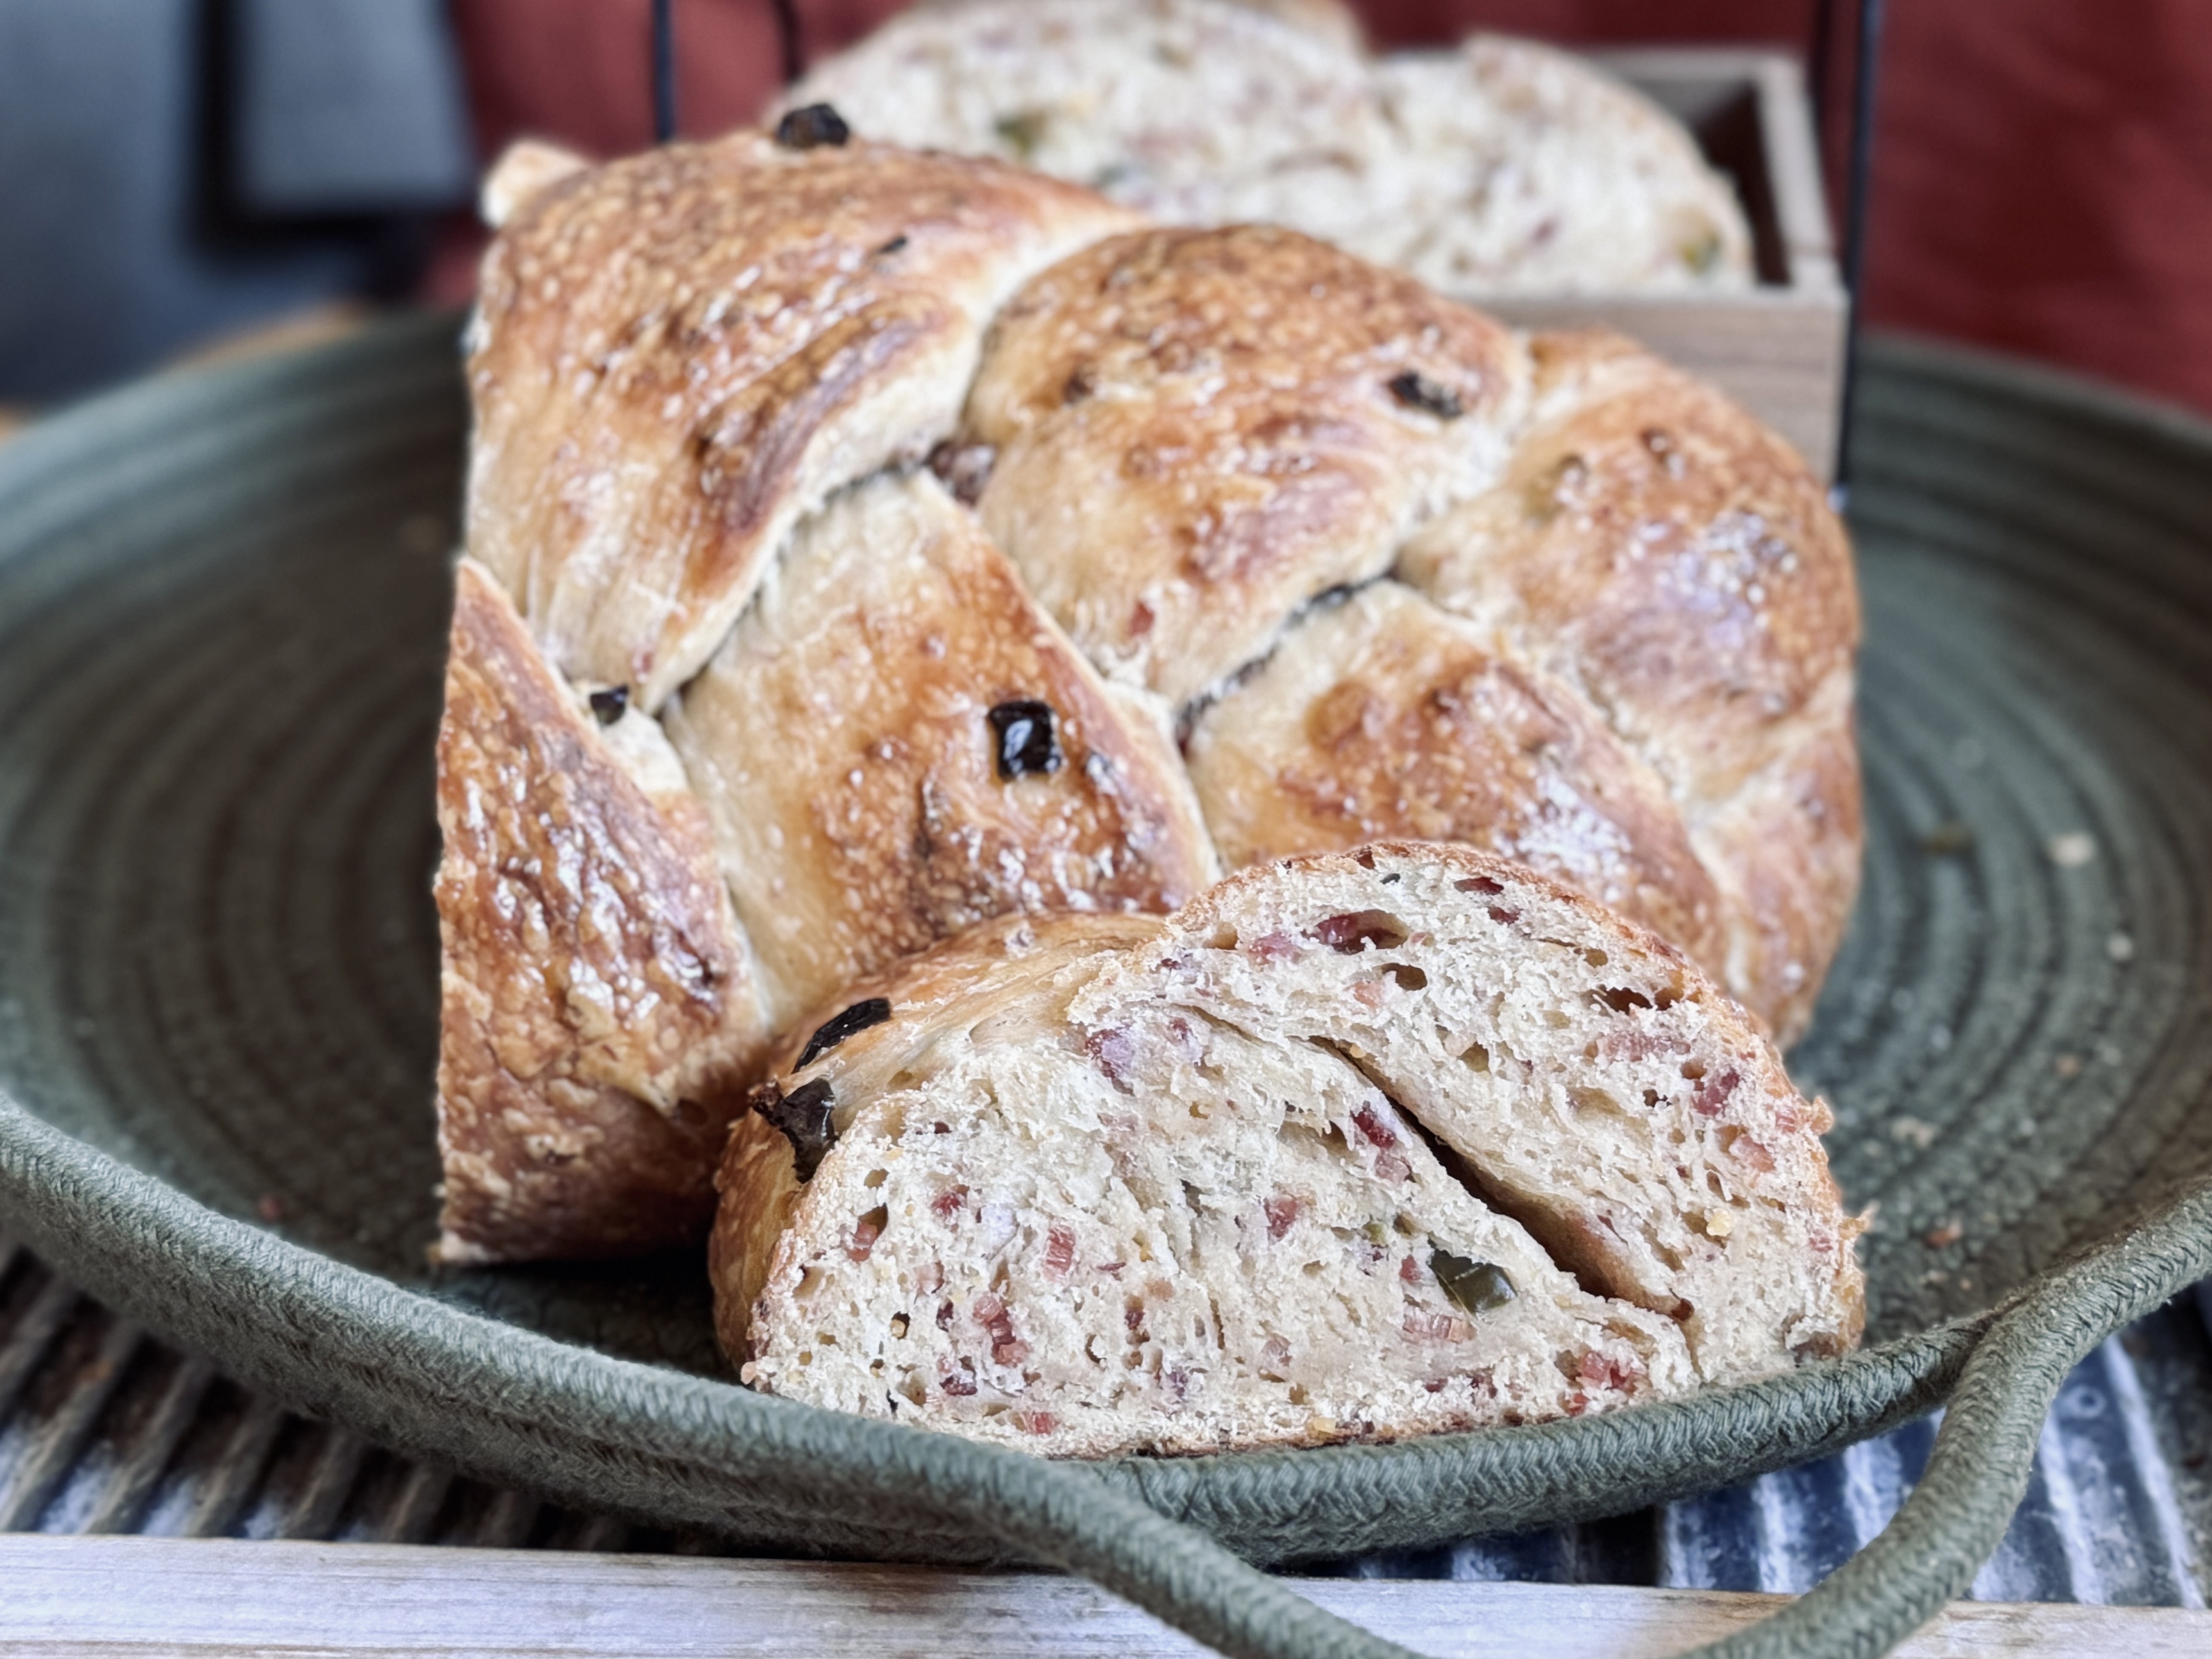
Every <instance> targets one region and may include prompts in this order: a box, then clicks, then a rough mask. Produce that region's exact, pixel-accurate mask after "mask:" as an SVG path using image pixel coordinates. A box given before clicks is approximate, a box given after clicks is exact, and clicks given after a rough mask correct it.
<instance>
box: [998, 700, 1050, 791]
mask: <svg viewBox="0 0 2212 1659" xmlns="http://www.w3.org/2000/svg"><path fill="white" fill-rule="evenodd" d="M991 730H992V732H993V733H994V735H995V736H996V737H997V738H998V742H999V775H1000V777H1001V778H1003V779H1005V780H1006V781H1008V782H1010V783H1011V782H1012V781H1013V780H1014V779H1016V778H1018V777H1022V776H1024V775H1026V774H1028V773H1030V772H1057V771H1059V770H1060V739H1059V738H1058V737H1057V736H1056V735H1054V732H1053V716H1052V705H1051V704H1050V703H1048V702H1037V701H1036V699H1035V698H1034V697H1017V698H1015V699H1013V700H1012V702H1002V703H1000V705H999V706H998V707H997V708H994V709H993V710H992V711H991Z"/></svg>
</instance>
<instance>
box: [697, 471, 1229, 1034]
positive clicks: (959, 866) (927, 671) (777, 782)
mask: <svg viewBox="0 0 2212 1659" xmlns="http://www.w3.org/2000/svg"><path fill="white" fill-rule="evenodd" d="M667 719H668V727H669V733H670V736H671V738H672V739H673V741H674V743H675V745H676V749H677V752H678V754H679V755H681V756H682V757H683V759H684V763H685V765H686V767H687V768H688V769H689V770H690V776H691V779H692V781H693V783H694V784H695V785H696V787H697V788H698V790H699V792H700V794H701V796H702V798H703V799H704V800H705V801H706V803H707V807H708V811H709V812H710V813H711V814H712V815H713V817H714V824H715V829H716V836H717V840H718V842H719V844H720V853H721V861H722V869H723V871H724V873H725V874H726V876H727V877H728V878H729V881H730V885H731V890H732V893H733V895H734V896H735V898H736V901H737V905H738V915H739V916H740V917H741V919H742V920H743V921H744V924H745V927H746V928H747V930H748V931H749V933H750V936H751V938H752V940H753V944H754V947H755V949H756V951H757V952H758V957H759V962H760V967H761V975H762V981H763V987H764V994H765V998H766V1001H767V1005H768V1008H769V1018H770V1023H771V1024H773V1025H774V1026H775V1029H777V1030H782V1029H784V1028H785V1027H786V1026H787V1025H788V1024H789V1023H790V1022H791V1021H793V1020H794V1019H796V1018H799V1016H800V1015H802V1014H804V1013H805V1012H806V1011H807V1010H808V1009H809V1008H810V1007H811V1006H813V1005H814V1004H816V1003H817V1002H819V1001H821V1000H823V999H824V998H826V997H829V996H830V995H832V994H835V993H836V990H837V989H838V988H839V987H841V986H844V985H847V984H849V983H851V982H852V981H854V980H855V979H857V978H859V977H860V976H861V975H866V974H871V973H874V972H876V971H878V969H882V968H884V967H887V966H889V965H890V963H892V962H894V961H895V960H896V959H897V958H898V957H902V956H906V955H910V954H912V953H913V952H915V951H920V950H922V949H924V948H925V947H927V946H928V945H933V944H934V943H935V942H936V941H938V940H939V939H943V938H945V936H946V935H947V934H950V933H957V932H959V931H960V930H961V929H962V928H963V927H969V925H971V924H973V923H975V922H977V921H982V920H984V919H985V918H987V917H990V916H994V915H1000V914H1001V913H1003V912H1006V911H1024V910H1047V909H1073V910H1100V911H1116V910H1152V911H1158V910H1166V909H1171V908H1174V906H1176V904H1178V903H1180V902H1182V900H1184V899H1186V898H1188V897H1189V896H1191V895H1192V894H1193V893H1194V892H1196V891H1198V890H1200V888H1201V887H1203V886H1204V885H1205V884H1206V882H1207V881H1208V880H1210V879H1211V878H1212V876H1213V874H1214V873H1215V871H1214V862H1213V849H1212V842H1211V841H1210V840H1209V839H1208V838H1207V836H1206V829H1205V825H1204V824H1203V823H1202V822H1201V821H1200V817H1199V814H1198V809H1197V805H1196V804H1195V802H1194V801H1193V800H1192V799H1191V795H1190V787H1189V784H1188V781H1187V780H1186V778H1185V777H1184V775H1183V771H1182V766H1181V764H1180V763H1179V762H1178V761H1177V759H1176V755H1175V751H1174V749H1173V747H1172V745H1171V744H1170V742H1169V740H1168V738H1167V736H1166V734H1165V732H1164V720H1163V719H1162V717H1161V716H1160V715H1159V714H1158V713H1156V712H1152V711H1150V710H1147V709H1146V708H1143V707H1142V706H1140V705H1139V702H1136V701H1135V700H1134V699H1133V698H1131V697H1129V696H1115V694H1113V693H1111V692H1109V690H1108V689H1107V688H1106V686H1105V685H1104V684H1102V683H1101V681H1100V680H1099V678H1098V676H1097V672H1096V671H1094V670H1092V669H1091V666H1090V665H1088V664H1087V663H1085V661H1084V660H1083V659H1082V657H1081V655H1080V654H1079V653H1077V652H1076V650H1075V649H1074V647H1073V646H1072V645H1070V644H1069V643H1068V641H1067V639H1066V636H1065V635H1062V634H1061V633H1060V630H1059V629H1057V628H1056V627H1054V625H1053V623H1052V621H1051V619H1050V618H1049V617H1047V616H1045V615H1044V614H1043V613H1042V611H1039V610H1038V609H1037V607H1036V605H1035V604H1033V603H1032V602H1031V600H1030V598H1029V596H1028V595H1027V594H1026V593H1024V592H1023V591H1022V585H1021V583H1020V581H1019V580H1018V579H1017V577H1016V576H1015V574H1014V573H1013V571H1012V568H1009V566H1008V565H1007V563H1006V558H1005V556H1003V555H1001V554H1000V552H999V550H997V549H996V548H994V547H993V546H992V545H991V544H990V543H989V541H987V539H986V538H984V536H983V535H982V533H981V531H980V530H979V529H978V528H977V527H976V525H975V519H974V517H973V516H972V515H971V514H970V513H969V512H968V511H967V510H966V509H965V508H964V507H961V506H960V505H959V504H958V503H957V502H956V501H953V500H952V499H951V497H950V496H949V495H946V494H945V491H944V489H943V488H942V487H941V486H940V485H939V483H938V482H937V481H936V479H935V478H934V477H932V476H930V475H929V474H928V473H927V472H922V473H919V474H915V475H909V476H907V477H881V478H878V479H875V480H873V481H872V482H870V483H866V484H862V485H860V486H859V487H857V488H856V489H853V490H850V491H848V492H847V493H846V494H844V495H841V496H839V497H838V498H837V499H836V501H833V502H832V503H831V504H830V505H829V507H828V509H827V510H825V511H824V512H823V513H820V514H819V515H817V517H815V518H813V519H811V520H808V521H807V522H806V524H805V526H802V527H801V529H800V530H799V534H798V535H797V537H796V538H794V539H793V544H792V545H791V547H790V548H789V550H787V552H786V553H785V555H784V556H783V558H782V559H781V562H779V564H778V566H777V568H776V569H775V573H774V574H773V575H772V576H771V577H770V578H769V581H768V583H767V585H766V586H765V587H763V590H762V592H761V595H760V599H759V601H758V603H757V604H756V605H754V606H753V608H752V609H751V610H750V611H748V612H747V613H746V615H745V617H744V619H743V620H742V621H741V622H740V623H738V627H737V629H736V630H735V631H734V632H733V633H732V635H731V636H730V639H729V641H728V642H727V643H726V645H725V646H724V647H722V649H721V651H720V653H718V654H717V655H716V657H715V658H714V662H713V663H712V665H710V666H709V667H708V669H707V671H705V672H704V673H702V674H701V675H700V676H699V677H698V678H697V679H696V680H694V681H693V682H692V683H691V684H690V686H688V687H686V688H685V690H684V695H683V696H682V698H681V700H680V702H678V703H674V704H671V705H670V709H669V714H668V717H667Z"/></svg>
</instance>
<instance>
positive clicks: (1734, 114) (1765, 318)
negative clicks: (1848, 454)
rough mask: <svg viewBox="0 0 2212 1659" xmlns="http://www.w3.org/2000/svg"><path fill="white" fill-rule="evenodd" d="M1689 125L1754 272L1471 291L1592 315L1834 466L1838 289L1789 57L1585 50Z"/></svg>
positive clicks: (1512, 307) (1571, 320) (1521, 310)
mask: <svg viewBox="0 0 2212 1659" xmlns="http://www.w3.org/2000/svg"><path fill="white" fill-rule="evenodd" d="M1592 58H1593V61H1595V62H1596V63H1598V64H1601V65H1602V66H1603V67H1605V68H1607V69H1608V70H1612V71H1613V73H1614V74H1616V75H1618V76H1620V77H1621V78H1622V79H1623V80H1626V81H1627V82H1630V83H1631V84H1632V85H1634V86H1636V87H1638V88H1640V89H1641V90H1642V91H1643V92H1644V93H1645V94H1647V95H1649V96H1650V98H1652V99H1653V100H1656V102H1657V103H1659V104H1660V105H1661V106H1663V107H1664V108H1665V109H1666V110H1667V111H1668V112H1669V113H1671V114H1673V115H1674V116H1675V117H1676V118H1678V119H1680V121H1682V122H1683V123H1684V124H1685V125H1686V126H1688V127H1689V129H1690V131H1692V132H1693V133H1694V134H1696V135H1697V138H1698V142H1699V144H1700V145H1701V146H1703V147H1704V149H1705V155H1706V156H1707V157H1708V158H1709V159H1710V160H1711V161H1712V162H1713V164H1714V165H1715V166H1716V167H1719V168H1720V169H1721V170H1722V171H1723V172H1724V173H1728V174H1729V176H1730V177H1732V178H1733V179H1735V185H1736V190H1737V192H1738V195H1739V196H1740V197H1741V201H1742V203H1743V207H1744V212H1745V216H1746V217H1747V218H1748V219H1749V220H1750V222H1751V231H1752V240H1753V258H1754V262H1755V264H1756V267H1757V270H1758V273H1759V285H1758V286H1757V287H1756V288H1754V289H1751V290H1749V291H1748V292H1742V291H1739V292H1736V293H1733V294H1663V295H1648V294H1583V295H1571V296H1563V297H1560V298H1558V299H1541V298H1539V299H1522V298H1516V299H1510V300H1502V299H1501V300H1482V301H1479V303H1480V304H1481V305H1482V307H1484V308H1485V309H1486V310H1488V311H1492V312H1494V313H1497V314H1498V315H1499V316H1501V317H1504V318H1507V319H1510V320H1511V321H1513V322H1516V323H1519V324H1522V325H1528V326H1541V327H1555V326H1559V325H1572V324H1578V323H1603V324H1605V325H1608V326H1610V327H1613V328H1617V329H1619V330H1620V331H1622V332H1623V333H1625V334H1631V335H1633V336H1635V337H1637V338H1638V339H1639V340H1642V341H1644V343H1646V344H1648V345H1649V346H1650V347H1651V348H1652V349H1654V350H1655V351H1656V352H1658V353H1659V354H1660V355H1661V356H1663V357H1665V358H1667V359H1668V361H1670V362H1676V363H1680V365H1681V366H1682V367H1683V368H1688V369H1692V370H1694V371H1696V372H1697V373H1698V374H1702V375H1704V376H1705V378H1706V379H1708V380H1711V381H1713V382H1714V383H1715V384H1716V385H1718V386H1721V387H1723V389H1724V390H1726V391H1727V392H1729V394H1730V395H1732V396H1733V397H1735V398H1736V399H1737V400H1738V401H1739V402H1741V404H1744V405H1745V406H1746V407H1747V408H1748V409H1749V410H1751V411H1752V412H1753V414H1755V415H1757V416H1759V417H1760V418H1761V419H1763V420H1765V422H1767V423H1768V424H1769V425H1771V426H1772V427H1773V428H1775V429H1776V430H1777V431H1778V432H1780V433H1781V434H1782V435H1784V437H1786V438H1788V439H1789V440H1790V442H1791V443H1793V444H1795V445H1796V447H1797V448H1798V449H1799V451H1800V452H1802V453H1803V455H1804V456H1805V459H1807V460H1808V461H1809V462H1811V463H1812V465H1814V467H1815V468H1816V469H1817V470H1818V471H1819V472H1820V476H1821V477H1823V478H1826V477H1829V476H1831V475H1832V472H1833V471H1834V466H1835V457H1836V438H1837V431H1838V420H1839V416H1840V408H1841V398H1842V391H1843V368H1844V325H1845V323H1846V320H1847V319H1848V316H1849V308H1850V301H1849V300H1848V298H1847V297H1846V296H1845V295H1844V289H1843V284H1842V282H1841V281H1840V279H1839V278H1838V274H1837V270H1836V258H1835V251H1834V247H1833V245H1832V241H1831V239H1830V236H1829V232H1828V211H1827V206H1826V202H1825V200H1824V199H1823V195H1822V191H1821V189H1820V159H1819V157H1820V152H1819V149H1818V148H1817V145H1816V142H1815V140H1814V133H1813V112H1812V105H1811V103H1810V102H1809V100H1808V99H1807V97H1806V95H1805V84H1804V77H1803V76H1802V75H1801V74H1800V73H1799V70H1798V67H1797V63H1796V59H1795V58H1792V57H1790V55H1789V54H1787V53H1785V52H1771V51H1759V50H1756V49H1750V48H1734V47H1730V48H1686V49H1685V48H1675V47H1652V48H1648V49H1644V50H1639V51H1633V52H1598V53H1594V54H1592Z"/></svg>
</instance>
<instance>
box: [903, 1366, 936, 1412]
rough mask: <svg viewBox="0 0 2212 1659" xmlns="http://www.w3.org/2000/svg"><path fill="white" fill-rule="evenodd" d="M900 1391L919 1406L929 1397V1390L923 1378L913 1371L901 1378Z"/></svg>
mask: <svg viewBox="0 0 2212 1659" xmlns="http://www.w3.org/2000/svg"><path fill="white" fill-rule="evenodd" d="M898 1391H899V1392H900V1393H901V1394H902V1395H905V1396H906V1397H907V1399H908V1401H911V1402H912V1403H914V1404H915V1405H917V1406H919V1405H921V1404H922V1403H923V1402H924V1401H927V1399H928V1398H929V1390H928V1389H927V1388H926V1387H924V1386H923V1384H922V1381H921V1377H920V1376H916V1375H915V1373H914V1372H912V1371H908V1373H907V1374H906V1376H904V1377H903V1378H902V1379H901V1380H900V1383H899V1385H898Z"/></svg>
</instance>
